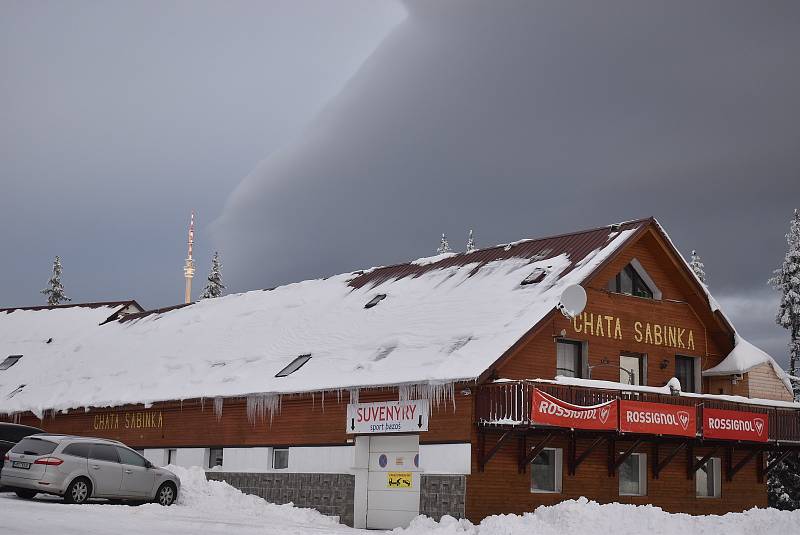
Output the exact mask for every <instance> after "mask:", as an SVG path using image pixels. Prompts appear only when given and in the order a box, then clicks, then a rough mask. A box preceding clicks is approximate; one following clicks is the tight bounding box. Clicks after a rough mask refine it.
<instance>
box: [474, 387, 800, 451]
mask: <svg viewBox="0 0 800 535" xmlns="http://www.w3.org/2000/svg"><path fill="white" fill-rule="evenodd" d="M534 388H537V389H539V390H541V391H543V392H546V393H548V394H550V395H552V396H555V397H557V398H559V399H561V400H563V401H566V402H568V403H572V404H575V405H584V406H586V405H597V404H600V403H604V402H606V401H612V400H614V399H620V400H633V401H645V402H651V403H666V404H670V405H686V406H689V407H694V406H697V409H698V413H697V431H698V435H699V434H700V432H701V426H702V421H703V418H702V410H703V408H705V407H707V408H712V409H725V410H734V411H747V412H755V413H762V414H766V415H768V417H769V441H770V442H786V443H796V444H800V410H799V409H792V408H782V407H771V406H766V405H755V404H749V403H737V402H732V401H725V400H720V399H714V398H711V397H693V396H672V395H669V394H658V393H652V392H638V391H633V390H608V389H601V388H592V387H584V386H573V385H559V384H553V383H538V382H532V381H508V382H500V383H490V384H486V385H481V386H480V387H478V391H477V394H476V411H477V414H476V416H477V421H478V423H479V424H480V425H484V426H515V427H535V426H536V424H535V423H534V422H532V421H531V402H532V395H533V389H534Z"/></svg>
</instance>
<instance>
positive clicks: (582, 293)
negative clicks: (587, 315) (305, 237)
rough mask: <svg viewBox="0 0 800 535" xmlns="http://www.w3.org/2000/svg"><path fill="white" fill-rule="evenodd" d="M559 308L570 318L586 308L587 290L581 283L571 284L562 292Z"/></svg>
mask: <svg viewBox="0 0 800 535" xmlns="http://www.w3.org/2000/svg"><path fill="white" fill-rule="evenodd" d="M557 308H558V309H559V310H560V311H561V313H562V314H564V315H565V316H566V317H568V318H574V317H575V316H577V315H578V314H580V313H581V312H583V309H584V308H586V290H584V289H583V287H582V286H580V285H579V284H571V285H569V286H567V287H566V288H564V291H563V292H561V299H560V300H559V301H558V306H557Z"/></svg>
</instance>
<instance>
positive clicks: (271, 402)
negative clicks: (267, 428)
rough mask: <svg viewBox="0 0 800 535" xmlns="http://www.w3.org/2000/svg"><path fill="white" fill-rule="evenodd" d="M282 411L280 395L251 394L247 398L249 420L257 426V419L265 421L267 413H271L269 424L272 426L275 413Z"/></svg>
mask: <svg viewBox="0 0 800 535" xmlns="http://www.w3.org/2000/svg"><path fill="white" fill-rule="evenodd" d="M280 410H281V396H280V394H250V395H249V396H247V420H248V421H249V422H250V424H252V425H255V424H256V418H259V419H261V421H262V422H263V421H265V420H266V417H267V413H269V423H270V425H271V424H272V418H273V416H274V414H275V412H280Z"/></svg>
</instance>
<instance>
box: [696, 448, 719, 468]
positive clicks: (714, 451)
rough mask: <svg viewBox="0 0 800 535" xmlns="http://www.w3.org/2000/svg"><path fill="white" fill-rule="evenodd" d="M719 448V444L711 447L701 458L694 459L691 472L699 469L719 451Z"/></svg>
mask: <svg viewBox="0 0 800 535" xmlns="http://www.w3.org/2000/svg"><path fill="white" fill-rule="evenodd" d="M719 448H720V447H719V446H715V447H714V449H712V450H711V451H710V452H708V453H707V454H706V455H705V456H704V457H703V458H701V459H699V460H697V461H695V462H694V464H693V465H692V474H694V473H695V472H697V471H698V470H700V467H701V466H703V465H704V464H706V463H707V462H708V460H709V459H710V458H711V457H713V456H714V454H715V453H717V452H718V451H719Z"/></svg>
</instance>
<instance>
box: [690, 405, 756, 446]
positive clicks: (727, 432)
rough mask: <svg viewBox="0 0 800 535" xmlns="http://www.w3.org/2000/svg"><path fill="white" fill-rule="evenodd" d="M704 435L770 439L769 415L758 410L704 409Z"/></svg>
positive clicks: (727, 438) (709, 436)
mask: <svg viewBox="0 0 800 535" xmlns="http://www.w3.org/2000/svg"><path fill="white" fill-rule="evenodd" d="M703 436H704V437H705V438H722V439H726V440H749V441H751V442H766V441H767V440H769V417H768V416H767V415H766V414H759V413H757V412H741V411H726V410H722V409H706V408H704V409H703Z"/></svg>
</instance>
